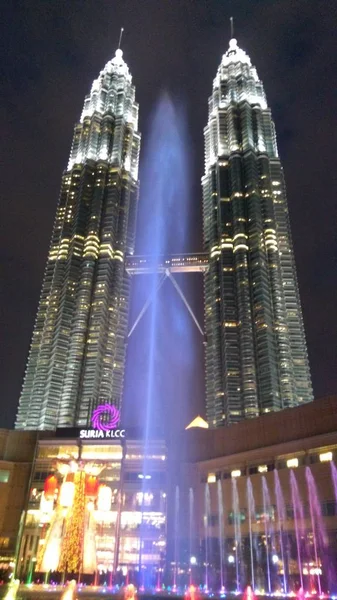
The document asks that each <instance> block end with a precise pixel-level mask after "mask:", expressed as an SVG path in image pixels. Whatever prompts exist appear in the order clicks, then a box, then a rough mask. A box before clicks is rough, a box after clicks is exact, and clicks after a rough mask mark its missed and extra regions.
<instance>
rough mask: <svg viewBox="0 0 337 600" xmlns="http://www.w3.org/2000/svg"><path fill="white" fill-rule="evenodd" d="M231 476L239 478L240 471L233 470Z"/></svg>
mask: <svg viewBox="0 0 337 600" xmlns="http://www.w3.org/2000/svg"><path fill="white" fill-rule="evenodd" d="M231 476H232V477H240V476H241V471H240V469H235V470H234V471H232V472H231Z"/></svg>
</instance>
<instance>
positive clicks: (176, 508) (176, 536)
mask: <svg viewBox="0 0 337 600" xmlns="http://www.w3.org/2000/svg"><path fill="white" fill-rule="evenodd" d="M179 508H180V506H179V487H178V486H176V489H175V497H174V570H173V590H174V591H175V590H176V589H177V581H178V568H179Z"/></svg>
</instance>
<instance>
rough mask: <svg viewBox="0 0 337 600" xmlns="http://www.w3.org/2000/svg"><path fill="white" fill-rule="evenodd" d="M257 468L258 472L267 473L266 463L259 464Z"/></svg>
mask: <svg viewBox="0 0 337 600" xmlns="http://www.w3.org/2000/svg"><path fill="white" fill-rule="evenodd" d="M257 470H258V472H259V473H267V471H268V467H267V465H259V466H258V467H257Z"/></svg>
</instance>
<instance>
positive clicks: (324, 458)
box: [319, 452, 332, 462]
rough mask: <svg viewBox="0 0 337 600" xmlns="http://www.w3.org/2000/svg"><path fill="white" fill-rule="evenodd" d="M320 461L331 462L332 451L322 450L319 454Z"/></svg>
mask: <svg viewBox="0 0 337 600" xmlns="http://www.w3.org/2000/svg"><path fill="white" fill-rule="evenodd" d="M319 460H320V462H330V461H331V460H332V452H322V454H320V455H319Z"/></svg>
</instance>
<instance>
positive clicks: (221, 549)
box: [217, 479, 225, 591]
mask: <svg viewBox="0 0 337 600" xmlns="http://www.w3.org/2000/svg"><path fill="white" fill-rule="evenodd" d="M217 496H218V514H219V554H220V585H221V591H223V589H224V569H223V561H224V539H223V537H224V530H225V524H224V507H223V495H222V485H221V479H218V481H217Z"/></svg>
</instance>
